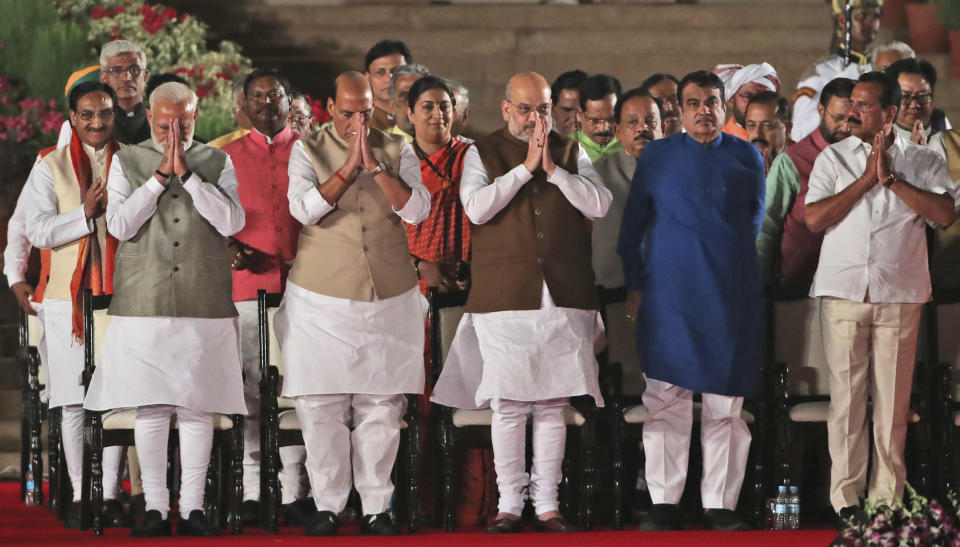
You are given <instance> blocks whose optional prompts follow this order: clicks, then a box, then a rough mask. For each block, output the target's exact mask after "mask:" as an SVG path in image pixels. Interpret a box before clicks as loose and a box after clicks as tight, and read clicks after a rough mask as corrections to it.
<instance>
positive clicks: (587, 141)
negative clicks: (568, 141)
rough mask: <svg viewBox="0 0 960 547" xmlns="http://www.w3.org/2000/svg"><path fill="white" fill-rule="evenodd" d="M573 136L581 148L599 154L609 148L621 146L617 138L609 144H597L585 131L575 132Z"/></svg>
mask: <svg viewBox="0 0 960 547" xmlns="http://www.w3.org/2000/svg"><path fill="white" fill-rule="evenodd" d="M573 136H574V137H575V138H576V139H577V142H579V143H580V145H581V146H583V147H584V148H586V149H588V150H591V151H593V152H596V153H598V154H599V153H602V152H604V151H605V150H607V149H609V148H613V147H614V146H616V145H617V144H620V141H618V140H617V139H616V138H613V139H612V140H611V141H610V142H608V143H607V144H597V143H596V142H595V141H594V140H593V139H591V138H590V137H588V136H587V134H586V133H584V132H583V129H578V130H577V131H576V132H574V134H573Z"/></svg>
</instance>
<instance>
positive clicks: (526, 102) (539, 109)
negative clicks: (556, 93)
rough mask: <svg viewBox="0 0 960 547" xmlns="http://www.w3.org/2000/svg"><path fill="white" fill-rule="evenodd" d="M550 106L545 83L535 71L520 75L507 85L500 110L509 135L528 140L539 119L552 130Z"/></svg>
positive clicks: (520, 73) (547, 86) (511, 79)
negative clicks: (544, 119) (543, 119)
mask: <svg viewBox="0 0 960 547" xmlns="http://www.w3.org/2000/svg"><path fill="white" fill-rule="evenodd" d="M551 106H552V103H551V102H550V84H549V83H547V80H546V79H545V78H544V77H543V76H541V75H540V74H537V73H536V72H519V73H517V74H514V75H513V77H512V78H510V81H508V82H507V89H506V93H505V94H504V100H503V102H502V103H501V104H500V109H501V111H502V114H503V121H505V122H507V129H508V130H509V131H510V134H511V135H513V136H514V137H516V138H518V139H520V140H522V141H529V140H530V136H531V135H533V130H534V127H535V126H536V121H537V117H538V116H541V117H545V118H546V122H547V129H548V130H549V129H550V128H551V127H552V125H553V118H552V116H551V115H550V108H551Z"/></svg>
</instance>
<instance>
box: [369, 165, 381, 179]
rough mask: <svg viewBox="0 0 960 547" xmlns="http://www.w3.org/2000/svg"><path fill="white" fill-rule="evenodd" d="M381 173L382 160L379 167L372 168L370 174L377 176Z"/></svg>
mask: <svg viewBox="0 0 960 547" xmlns="http://www.w3.org/2000/svg"><path fill="white" fill-rule="evenodd" d="M380 173H383V164H382V163H380V162H377V168H376V169H371V170H370V176H373V177H375V176H377V175H379V174H380Z"/></svg>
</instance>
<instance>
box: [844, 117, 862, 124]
mask: <svg viewBox="0 0 960 547" xmlns="http://www.w3.org/2000/svg"><path fill="white" fill-rule="evenodd" d="M847 123H852V124H856V125H863V120H861V119H860V118H857V117H856V116H850V117H849V118H847Z"/></svg>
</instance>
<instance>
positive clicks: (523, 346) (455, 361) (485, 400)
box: [431, 147, 613, 515]
mask: <svg viewBox="0 0 960 547" xmlns="http://www.w3.org/2000/svg"><path fill="white" fill-rule="evenodd" d="M577 169H578V174H572V173H569V172H567V171H566V170H564V169H563V168H560V167H557V169H556V171H555V172H554V174H553V175H552V176H550V177H548V179H547V182H548V183H549V184H555V185H556V186H557V187H558V188H559V189H560V191H561V192H563V195H564V197H566V198H567V200H568V201H569V202H570V204H571V205H573V206H574V207H576V208H577V209H578V210H579V211H580V212H581V213H583V215H584V216H585V217H587V218H589V219H595V218H598V217H601V216H603V215H604V214H605V213H606V211H607V209H608V208H609V206H610V203H611V201H612V200H613V196H612V194H611V193H610V191H609V190H608V189H606V188H605V187H604V186H603V185H602V184H601V183H600V182H599V180H600V177H599V175H598V174H597V172H596V170H595V169H594V168H593V164H592V163H591V162H590V158H589V157H588V156H587V154H586V152H585V151H583V150H582V149H581V150H580V153H579V156H578V158H577ZM532 178H533V175H532V174H531V173H530V171H528V170H527V168H526V167H525V166H523V165H522V164H521V165H518V166H517V167H515V168H513V169H512V170H510V171H509V172H508V173H506V174H504V175H502V176H500V177H498V178H496V179H494V180H493V181H492V182H491V181H490V177H489V175H488V174H487V171H486V168H485V167H484V165H483V162H482V160H481V159H480V154H479V152H478V151H477V149H476V148H475V147H472V148H470V149H469V150H468V151H467V154H466V157H465V159H464V167H463V176H462V177H461V183H460V199H461V201H462V202H463V205H464V211H465V212H466V213H467V216H468V217H469V218H470V220H471V221H472V222H473V223H474V224H483V223H485V222H487V221H489V220H490V219H492V218H493V217H494V216H495V215H496V214H497V213H499V212H500V211H501V210H503V208H504V207H506V206H507V204H509V203H510V201H511V200H512V199H513V198H514V196H516V194H517V192H518V191H519V190H520V188H521V187H523V185H524V184H526V183H527V182H529V181H530V180H531V179H532ZM583 259H584V260H585V261H589V260H590V256H585V257H583ZM589 290H593V287H590V288H589ZM541 294H542V297H541V305H540V309H539V310H518V311H514V310H508V311H501V312H492V313H478V314H471V313H467V314H464V316H463V318H462V319H461V321H460V325H459V326H458V327H457V334H456V336H455V337H454V340H453V344H452V345H451V348H450V352H449V354H448V355H447V359H446V362H445V363H444V367H443V372H442V373H441V376H440V379H439V380H438V382H437V385H436V388H435V389H434V393H433V396H432V397H431V400H433V401H435V402H438V403H440V404H443V405H446V406H452V407H455V408H480V407H483V406H485V405H487V404H489V405H490V408H491V409H492V410H493V420H492V422H491V425H490V435H491V438H492V441H493V453H494V468H495V470H496V473H497V486H498V489H499V491H500V502H499V511H500V512H501V513H510V514H513V515H520V513H521V512H522V510H523V504H524V501H525V499H524V496H525V492H524V491H525V490H527V488H528V487H529V497H530V499H531V500H532V501H533V504H534V509H535V510H536V512H537V514H539V515H542V514H544V513H547V512H549V511H554V510H556V509H558V507H559V506H558V502H557V486H558V485H559V483H560V480H561V478H562V466H561V464H562V462H563V454H564V449H565V441H566V424H565V422H564V418H563V408H564V407H565V406H567V403H568V397H570V396H576V395H590V396H591V397H593V398H594V400H595V401H596V402H597V405H599V406H603V398H602V397H601V395H600V387H599V384H598V381H597V372H598V370H597V361H596V357H595V351H596V348H597V347H602V344H603V343H604V341H603V324H602V323H601V321H600V314H598V313H597V312H596V311H594V310H580V309H571V308H561V307H557V306H556V304H555V303H554V301H553V298H552V297H551V296H550V291H549V290H548V288H547V284H546V282H545V281H544V283H543V287H542V293H541ZM528 414H532V418H533V426H532V427H533V466H532V468H531V475H530V476H528V475H527V474H526V472H525V470H526V460H525V444H526V423H527V415H528Z"/></svg>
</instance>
